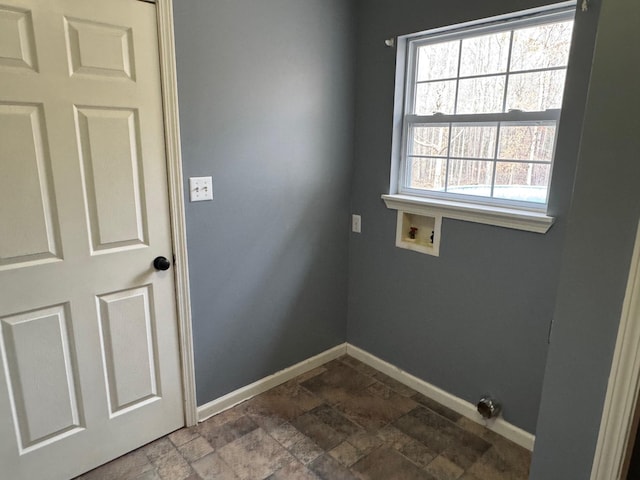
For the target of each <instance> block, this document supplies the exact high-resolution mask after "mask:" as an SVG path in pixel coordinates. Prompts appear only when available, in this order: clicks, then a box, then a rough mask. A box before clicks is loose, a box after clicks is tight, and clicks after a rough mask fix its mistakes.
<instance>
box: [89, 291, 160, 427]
mask: <svg viewBox="0 0 640 480" xmlns="http://www.w3.org/2000/svg"><path fill="white" fill-rule="evenodd" d="M99 302H100V325H101V334H102V335H101V339H102V355H103V358H104V365H105V369H106V372H105V374H106V378H107V389H108V390H109V400H110V401H109V404H110V405H109V407H110V411H111V415H118V414H120V413H122V412H124V411H128V410H130V409H132V408H137V407H140V406H142V405H144V404H146V403H148V402H149V401H150V400H154V399H157V398H159V397H158V395H159V391H158V372H157V370H156V364H157V359H156V352H157V346H156V341H155V335H154V330H155V315H153V313H152V287H151V286H150V285H147V286H145V287H141V288H135V289H133V290H125V291H123V292H118V293H113V294H110V295H103V296H100V297H99Z"/></svg>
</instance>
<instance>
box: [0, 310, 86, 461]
mask: <svg viewBox="0 0 640 480" xmlns="http://www.w3.org/2000/svg"><path fill="white" fill-rule="evenodd" d="M66 310H67V306H66V305H60V306H55V307H51V308H46V309H43V310H36V311H33V312H28V313H23V314H18V315H14V316H11V317H7V318H4V319H3V320H2V344H1V347H2V358H3V359H4V363H5V374H6V376H7V379H8V380H9V385H10V388H9V401H10V403H11V406H12V413H13V419H14V422H15V424H16V426H17V432H16V433H17V436H18V438H17V440H18V445H19V448H20V451H21V452H22V453H25V451H28V450H29V449H30V448H33V447H34V446H37V445H38V444H41V443H42V442H44V441H47V440H52V439H55V437H59V436H60V435H63V434H65V433H68V432H70V431H71V430H74V429H78V428H80V427H81V423H80V412H79V406H78V401H77V397H78V395H77V391H76V385H77V383H78V382H77V372H78V370H77V365H76V361H75V358H74V357H73V355H72V354H71V352H70V348H69V346H70V345H71V344H72V342H71V341H70V338H69V328H68V320H69V318H68V314H67V312H66Z"/></svg>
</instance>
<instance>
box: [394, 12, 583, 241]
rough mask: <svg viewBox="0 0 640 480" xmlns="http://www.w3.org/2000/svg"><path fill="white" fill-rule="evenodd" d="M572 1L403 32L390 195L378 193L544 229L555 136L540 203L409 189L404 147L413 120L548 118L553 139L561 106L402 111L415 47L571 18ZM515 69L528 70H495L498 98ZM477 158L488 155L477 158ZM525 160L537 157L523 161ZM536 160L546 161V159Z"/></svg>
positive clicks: (409, 93)
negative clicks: (500, 82)
mask: <svg viewBox="0 0 640 480" xmlns="http://www.w3.org/2000/svg"><path fill="white" fill-rule="evenodd" d="M575 5H576V3H575V2H573V1H571V2H563V3H559V4H556V5H553V6H548V7H542V8H538V9H534V10H527V11H521V12H516V13H514V14H509V15H503V16H500V17H493V18H489V19H483V20H479V21H475V22H469V23H465V24H461V25H454V26H451V27H444V28H439V29H434V30H429V31H427V32H423V33H420V34H413V35H407V36H404V37H399V38H398V65H397V72H396V89H397V90H396V97H395V104H396V106H395V115H394V139H393V156H394V158H393V162H392V180H391V186H390V194H389V195H383V196H382V197H383V199H384V200H385V202H386V203H387V206H388V207H389V208H392V209H398V210H403V207H407V208H409V207H410V208H412V209H413V210H414V211H416V208H418V209H420V207H421V206H422V207H423V210H424V212H423V213H425V214H434V213H435V214H440V215H442V216H443V217H449V218H457V219H461V220H469V221H475V222H479V223H486V224H490V225H498V226H503V227H509V228H516V229H520V230H529V231H535V232H540V233H544V232H546V231H547V230H548V229H549V228H550V227H551V225H552V224H553V221H554V218H553V217H549V216H548V215H546V213H547V208H548V198H549V191H550V186H551V176H552V174H553V168H554V159H555V144H556V142H555V141H554V147H553V149H554V153H553V157H552V159H551V164H550V170H551V172H550V179H549V185H548V186H547V192H546V195H547V196H546V200H545V203H535V202H524V201H516V200H508V199H500V198H495V197H489V198H487V197H479V196H473V195H467V194H456V193H452V192H438V191H430V190H423V189H412V188H410V187H409V185H408V183H409V182H408V180H409V172H408V166H407V164H408V158H409V156H408V155H407V150H408V143H409V129H410V127H411V126H412V125H416V124H434V125H436V124H448V125H449V126H450V127H451V126H453V125H455V124H460V123H471V124H474V123H476V124H479V123H492V124H497V125H498V129H499V128H500V126H499V125H501V124H503V123H506V122H508V123H509V124H516V125H517V124H547V123H552V124H554V125H555V127H556V138H557V132H558V128H557V127H558V123H559V119H560V113H561V110H560V109H553V110H546V111H535V112H534V111H509V112H504V113H489V114H435V115H413V114H409V113H406V112H411V110H412V106H413V100H414V98H413V95H414V86H415V83H416V80H415V78H416V68H417V63H418V62H417V59H416V58H415V56H416V52H417V50H418V48H419V47H420V46H422V45H425V44H429V43H436V42H437V43H440V42H444V41H451V40H456V39H460V38H466V37H472V36H473V37H475V36H480V35H485V34H487V33H492V32H497V31H508V30H514V29H520V28H526V27H529V26H534V25H539V24H545V23H553V22H562V21H567V20H573V19H574V15H575ZM510 55H511V47H510V51H509V56H510ZM561 68H562V69H566V67H560V68H557V67H552V68H547V69H535V70H532V71H536V72H537V71H545V70H559V69H561ZM515 73H517V74H520V73H527V71H518V72H513V73H511V72H506V73H504V72H503V73H500V74H499V75H506V82H507V84H506V85H505V91H504V97H503V102H506V96H507V88H508V81H509V76H510V75H511V74H515ZM491 76H494V75H491V74H489V75H484V74H483V75H478V77H484V78H486V77H491ZM456 78H457V77H456ZM465 78H466V77H465ZM503 106H504V104H503ZM503 110H504V108H503ZM498 134H499V132H498ZM498 138H499V137H497V138H496V143H497V139H498ZM496 148H497V145H496ZM446 161H447V164H449V162H450V161H451V160H450V159H449V156H447V159H446ZM482 161H487V160H486V159H482ZM497 161H499V160H497V159H496V158H494V159H493V162H494V173H493V175H494V181H493V182H492V186H491V188H492V189H493V187H494V186H495V174H496V169H495V164H496V163H497ZM525 163H536V162H530V161H526V162H525ZM540 163H546V164H549V162H540Z"/></svg>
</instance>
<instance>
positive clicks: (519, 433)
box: [347, 344, 535, 450]
mask: <svg viewBox="0 0 640 480" xmlns="http://www.w3.org/2000/svg"><path fill="white" fill-rule="evenodd" d="M347 355H350V356H352V357H353V358H356V359H358V360H360V361H361V362H363V363H365V364H367V365H369V366H370V367H372V368H375V369H376V370H378V371H379V372H382V373H385V374H387V375H389V376H390V377H391V378H393V379H394V380H397V381H399V382H401V383H403V384H404V385H406V386H407V387H410V388H412V389H414V390H415V391H417V392H420V393H422V394H423V395H425V396H426V397H429V398H430V399H432V400H434V401H436V402H438V403H439V404H441V405H444V406H445V407H448V408H450V409H451V410H453V411H455V412H458V413H459V414H461V415H464V416H465V417H467V418H469V419H470V420H473V421H474V422H476V423H479V424H480V425H483V426H484V427H486V428H488V429H490V430H493V431H494V432H496V433H497V434H499V435H502V436H503V437H505V438H507V439H509V440H511V441H512V442H514V443H516V444H518V445H520V446H521V447H524V448H526V449H527V450H533V445H534V443H535V436H534V435H532V434H531V433H529V432H526V431H525V430H522V429H521V428H518V427H516V426H515V425H512V424H510V423H509V422H507V421H506V420H504V419H503V418H502V417H500V418H497V419H496V420H489V421H485V420H484V419H483V418H482V416H480V414H479V413H478V412H477V410H476V406H475V405H473V404H472V403H469V402H467V401H466V400H462V399H461V398H458V397H456V396H454V395H452V394H450V393H448V392H445V391H444V390H442V389H440V388H438V387H436V386H434V385H431V384H430V383H427V382H425V381H424V380H421V379H419V378H418V377H414V376H413V375H411V374H409V373H407V372H405V371H404V370H401V369H399V368H398V367H396V366H394V365H392V364H390V363H388V362H385V361H384V360H382V359H380V358H378V357H376V356H374V355H371V354H370V353H368V352H366V351H364V350H362V349H360V348H358V347H354V346H353V345H351V344H347Z"/></svg>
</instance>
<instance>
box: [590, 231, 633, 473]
mask: <svg viewBox="0 0 640 480" xmlns="http://www.w3.org/2000/svg"><path fill="white" fill-rule="evenodd" d="M639 388H640V226H639V228H638V232H637V235H636V244H635V248H634V250H633V257H632V260H631V269H630V271H629V281H628V283H627V291H626V294H625V299H624V304H623V306H622V318H621V320H620V327H619V330H618V339H617V341H616V349H615V353H614V356H613V363H612V366H611V374H610V375H609V385H608V387H607V397H606V400H605V404H604V410H603V413H602V422H601V424H600V433H599V435H598V443H597V446H596V452H595V455H594V462H593V469H592V471H591V480H619V479H620V475H621V474H622V467H623V464H624V461H625V455H626V451H627V444H628V442H629V440H630V438H629V436H630V433H631V432H630V430H631V427H632V423H633V416H634V412H635V407H636V404H637V401H638V389H639Z"/></svg>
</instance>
